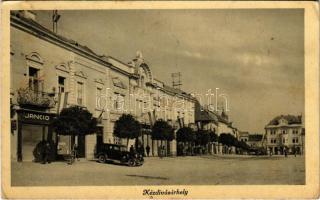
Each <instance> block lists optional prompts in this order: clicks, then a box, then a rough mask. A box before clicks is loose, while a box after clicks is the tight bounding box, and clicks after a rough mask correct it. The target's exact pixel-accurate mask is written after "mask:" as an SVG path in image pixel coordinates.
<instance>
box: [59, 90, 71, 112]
mask: <svg viewBox="0 0 320 200" xmlns="http://www.w3.org/2000/svg"><path fill="white" fill-rule="evenodd" d="M68 94H69V92H62V93H61V92H59V93H58V107H57V113H58V114H59V113H60V112H61V110H62V109H64V108H66V107H67V105H68Z"/></svg>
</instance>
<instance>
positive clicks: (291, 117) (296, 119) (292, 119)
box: [268, 115, 302, 125]
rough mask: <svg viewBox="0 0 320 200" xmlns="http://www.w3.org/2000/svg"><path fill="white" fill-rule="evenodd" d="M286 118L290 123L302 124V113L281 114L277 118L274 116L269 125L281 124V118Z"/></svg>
mask: <svg viewBox="0 0 320 200" xmlns="http://www.w3.org/2000/svg"><path fill="white" fill-rule="evenodd" d="M280 119H285V120H286V121H288V124H301V123H302V121H301V115H299V116H295V115H280V116H277V117H275V118H273V119H272V120H271V121H270V122H269V124H268V125H279V120H280Z"/></svg>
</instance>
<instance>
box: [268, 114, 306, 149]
mask: <svg viewBox="0 0 320 200" xmlns="http://www.w3.org/2000/svg"><path fill="white" fill-rule="evenodd" d="M265 130H266V132H265V138H264V140H265V141H264V143H265V144H264V145H265V146H266V148H267V151H268V153H272V154H284V151H285V150H287V152H288V153H290V154H304V137H305V130H304V127H303V124H302V116H301V115H299V116H294V115H280V116H277V117H275V118H274V119H272V120H271V121H270V122H269V123H268V124H267V125H266V126H265Z"/></svg>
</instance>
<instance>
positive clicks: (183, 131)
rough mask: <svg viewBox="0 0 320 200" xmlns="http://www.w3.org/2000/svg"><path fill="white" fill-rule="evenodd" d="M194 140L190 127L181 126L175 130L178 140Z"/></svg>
mask: <svg viewBox="0 0 320 200" xmlns="http://www.w3.org/2000/svg"><path fill="white" fill-rule="evenodd" d="M194 140H195V134H194V131H193V130H192V129H191V128H190V127H183V128H180V129H179V130H178V131H177V141H178V142H193V141H194Z"/></svg>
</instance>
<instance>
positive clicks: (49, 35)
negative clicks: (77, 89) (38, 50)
mask: <svg viewBox="0 0 320 200" xmlns="http://www.w3.org/2000/svg"><path fill="white" fill-rule="evenodd" d="M35 23H37V22H35ZM10 24H11V25H12V27H15V28H17V29H19V30H21V31H24V32H27V33H29V34H32V35H33V36H35V37H37V38H39V39H42V40H45V41H47V42H50V43H52V44H54V45H57V46H60V47H62V48H64V49H66V50H68V51H72V52H74V53H76V54H78V55H80V56H83V57H86V58H88V59H89V60H92V61H94V62H96V63H99V64H101V65H104V66H106V67H109V68H111V69H113V70H115V71H118V72H120V73H122V74H124V75H128V76H130V75H131V73H128V72H126V71H124V70H122V69H119V68H117V67H116V66H114V65H112V64H111V63H109V62H106V61H104V60H102V59H101V58H100V57H99V56H98V55H97V54H93V53H91V52H88V51H85V50H83V49H81V48H79V47H76V46H74V45H72V44H70V43H69V42H68V41H66V40H64V39H63V38H61V37H59V36H58V35H57V34H55V33H53V32H52V31H50V30H48V29H46V28H45V27H43V28H44V29H45V30H42V29H40V28H39V27H36V26H34V25H33V24H31V23H29V22H28V21H26V20H23V19H22V18H21V17H17V16H15V15H13V14H11V16H10ZM39 25H40V24H39Z"/></svg>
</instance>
